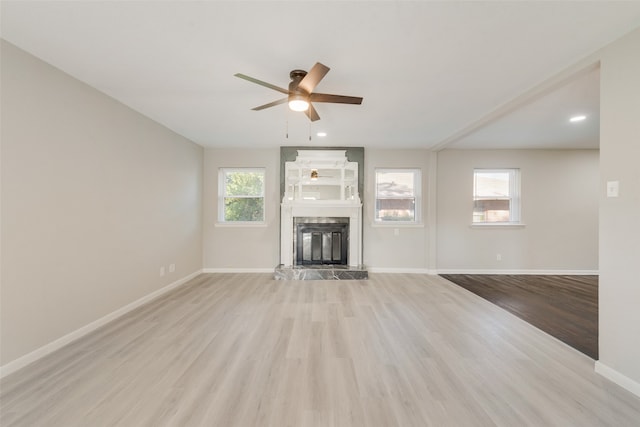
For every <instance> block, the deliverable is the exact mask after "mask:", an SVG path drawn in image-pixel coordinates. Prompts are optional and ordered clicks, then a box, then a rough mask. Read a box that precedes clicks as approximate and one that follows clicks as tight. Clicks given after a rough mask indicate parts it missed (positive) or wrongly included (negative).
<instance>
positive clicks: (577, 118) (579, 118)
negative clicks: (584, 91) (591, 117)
mask: <svg viewBox="0 0 640 427" xmlns="http://www.w3.org/2000/svg"><path fill="white" fill-rule="evenodd" d="M586 118H587V116H573V117H571V118H570V119H569V121H570V122H571V123H575V122H581V121H583V120H584V119H586Z"/></svg>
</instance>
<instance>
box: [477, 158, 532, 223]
mask: <svg viewBox="0 0 640 427" xmlns="http://www.w3.org/2000/svg"><path fill="white" fill-rule="evenodd" d="M477 173H508V174H509V197H505V198H499V197H486V196H476V174H477ZM521 198H522V195H521V188H520V169H518V168H492V169H488V168H474V170H473V201H472V205H471V224H472V225H478V226H486V225H495V226H510V225H522V212H521ZM500 199H503V200H504V199H508V200H509V221H476V220H475V218H474V217H473V205H474V204H475V201H476V200H500Z"/></svg>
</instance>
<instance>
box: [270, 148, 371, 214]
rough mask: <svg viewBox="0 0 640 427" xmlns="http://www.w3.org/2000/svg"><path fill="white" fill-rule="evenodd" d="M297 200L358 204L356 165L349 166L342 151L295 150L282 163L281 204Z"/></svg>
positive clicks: (353, 163) (354, 163)
mask: <svg viewBox="0 0 640 427" xmlns="http://www.w3.org/2000/svg"><path fill="white" fill-rule="evenodd" d="M300 200H311V201H321V200H327V201H328V200H332V201H336V200H344V201H351V202H354V203H360V196H359V194H358V163H356V162H349V161H348V160H347V157H346V152H345V150H298V157H297V158H296V160H295V161H293V162H286V163H285V194H284V200H283V201H282V202H283V203H287V202H295V201H300Z"/></svg>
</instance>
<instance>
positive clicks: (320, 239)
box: [296, 223, 349, 265]
mask: <svg viewBox="0 0 640 427" xmlns="http://www.w3.org/2000/svg"><path fill="white" fill-rule="evenodd" d="M348 239H349V224H340V223H338V224H336V223H304V224H297V226H296V264H297V265H321V264H333V265H347V250H348Z"/></svg>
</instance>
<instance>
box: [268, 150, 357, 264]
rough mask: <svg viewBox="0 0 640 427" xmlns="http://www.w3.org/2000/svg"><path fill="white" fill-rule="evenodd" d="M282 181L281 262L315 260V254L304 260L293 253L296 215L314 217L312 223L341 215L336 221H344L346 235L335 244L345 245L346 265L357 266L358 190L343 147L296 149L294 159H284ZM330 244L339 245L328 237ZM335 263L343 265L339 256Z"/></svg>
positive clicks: (353, 166)
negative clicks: (339, 148)
mask: <svg viewBox="0 0 640 427" xmlns="http://www.w3.org/2000/svg"><path fill="white" fill-rule="evenodd" d="M284 182H285V189H284V195H283V198H282V204H281V218H280V221H281V222H280V262H281V264H282V265H283V266H285V267H290V266H295V265H302V264H305V265H308V264H313V263H314V261H315V257H309V258H307V259H304V257H302V258H300V257H298V256H297V250H296V240H297V239H296V235H297V230H296V227H299V224H300V223H301V220H299V218H314V220H313V223H315V224H318V223H330V222H332V221H331V218H334V219H335V218H342V219H343V220H341V221H340V223H343V224H348V228H347V229H345V231H344V236H348V237H345V239H344V240H341V242H340V244H339V245H341V246H340V247H341V248H342V247H343V246H344V245H346V249H347V251H346V264H348V265H349V266H352V267H360V266H361V265H362V203H361V202H360V195H359V193H358V163H357V162H350V161H349V160H348V159H347V156H346V151H345V150H298V155H297V157H296V159H295V161H290V162H285V177H284ZM315 227H316V228H318V226H315ZM324 227H326V226H324ZM340 227H342V228H345V227H344V226H340ZM317 233H320V231H317ZM332 233H337V231H332ZM332 236H333V235H332ZM317 238H318V239H319V237H317ZM325 241H328V238H325ZM331 244H332V245H333V246H332V247H335V248H337V247H338V246H339V245H338V243H337V241H336V242H333V240H332V243H331ZM320 258H321V259H320V260H318V263H319V264H322V263H326V262H327V259H326V256H322V257H320ZM303 261H304V262H303ZM331 261H333V259H332V260H331ZM339 263H340V264H345V260H344V258H343V257H342V256H341V258H340V260H339Z"/></svg>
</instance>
